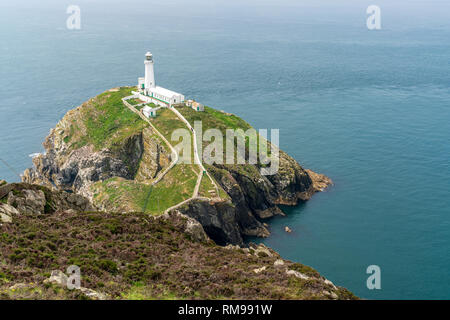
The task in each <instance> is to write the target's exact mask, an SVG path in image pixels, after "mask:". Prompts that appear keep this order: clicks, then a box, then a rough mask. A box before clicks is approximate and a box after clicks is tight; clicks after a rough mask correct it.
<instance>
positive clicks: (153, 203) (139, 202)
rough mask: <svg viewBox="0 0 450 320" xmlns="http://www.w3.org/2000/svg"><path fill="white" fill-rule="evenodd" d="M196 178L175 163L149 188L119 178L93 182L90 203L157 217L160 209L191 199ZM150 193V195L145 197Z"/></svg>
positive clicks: (189, 168) (181, 165)
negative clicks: (142, 212) (144, 211)
mask: <svg viewBox="0 0 450 320" xmlns="http://www.w3.org/2000/svg"><path fill="white" fill-rule="evenodd" d="M196 181H197V176H196V175H195V173H194V172H193V171H192V170H191V166H190V165H185V164H177V165H175V166H174V167H173V168H172V169H171V170H170V171H169V172H168V173H167V174H166V175H165V176H164V178H163V179H162V180H161V181H160V182H158V183H157V184H156V185H154V186H153V187H152V186H151V185H150V184H144V183H139V182H136V181H132V180H125V179H122V178H111V179H108V180H105V181H102V182H97V183H95V184H94V185H93V186H92V187H91V190H93V192H94V203H97V204H99V203H102V202H104V201H107V202H108V207H111V208H119V209H120V208H123V209H125V208H127V211H136V212H141V211H142V210H143V208H144V206H145V205H146V212H147V213H150V214H154V215H158V214H161V213H163V212H164V210H166V209H168V208H170V207H172V206H174V205H176V204H178V203H180V202H182V201H184V200H186V199H189V198H190V197H192V194H193V192H194V188H195V183H196ZM149 194H150V196H148V195H149Z"/></svg>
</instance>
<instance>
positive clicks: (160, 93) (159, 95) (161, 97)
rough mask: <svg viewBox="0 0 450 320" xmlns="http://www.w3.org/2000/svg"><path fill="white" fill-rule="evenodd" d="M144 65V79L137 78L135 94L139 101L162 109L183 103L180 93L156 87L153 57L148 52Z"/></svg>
mask: <svg viewBox="0 0 450 320" xmlns="http://www.w3.org/2000/svg"><path fill="white" fill-rule="evenodd" d="M144 65H145V77H139V78H138V86H137V87H138V92H136V95H138V97H139V99H140V100H142V101H144V102H151V103H154V104H156V105H159V106H162V107H171V106H172V105H174V104H178V103H181V102H182V101H184V95H182V94H181V93H177V92H175V91H172V90H169V89H165V88H162V87H158V86H156V83H155V71H154V69H153V55H152V54H151V53H150V52H147V53H146V54H145V61H144Z"/></svg>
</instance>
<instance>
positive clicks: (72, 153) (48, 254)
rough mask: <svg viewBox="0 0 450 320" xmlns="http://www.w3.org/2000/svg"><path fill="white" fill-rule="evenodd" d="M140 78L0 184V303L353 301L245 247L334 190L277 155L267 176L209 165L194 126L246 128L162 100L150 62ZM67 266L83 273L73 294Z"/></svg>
mask: <svg viewBox="0 0 450 320" xmlns="http://www.w3.org/2000/svg"><path fill="white" fill-rule="evenodd" d="M145 67H146V72H145V74H146V77H145V78H139V80H138V85H137V86H131V87H118V88H113V89H110V90H108V91H106V92H104V93H101V94H99V95H98V96H96V97H94V98H91V99H89V100H88V101H86V102H84V103H83V104H82V105H81V106H79V107H77V108H75V109H73V110H70V111H69V112H67V114H66V115H65V116H64V117H63V119H62V120H61V121H60V122H59V123H58V124H57V125H56V127H55V128H53V129H52V130H51V132H50V134H49V135H48V137H47V138H46V139H45V142H44V143H43V145H44V148H45V153H42V154H40V155H38V156H36V157H34V158H33V164H34V167H33V168H30V169H27V170H26V171H25V172H24V174H23V177H22V180H23V181H22V183H9V184H8V183H6V182H2V183H1V185H0V215H1V225H0V232H1V237H0V242H1V246H0V254H1V256H2V257H3V261H2V265H1V266H0V267H1V269H0V298H5V299H23V298H35V299H67V298H69V299H74V298H75V299H77V298H91V299H118V298H119V299H170V298H176V299H356V297H355V296H354V295H353V294H352V293H351V292H349V291H348V290H347V289H345V288H342V287H339V286H336V285H334V284H333V283H332V282H331V281H329V280H327V279H325V278H324V277H322V276H321V275H320V274H319V273H318V272H317V271H316V270H314V269H312V268H311V267H308V266H305V265H303V264H301V263H297V262H291V261H288V260H285V259H283V258H282V257H280V255H279V254H278V253H276V252H275V251H274V250H272V249H270V248H267V247H266V246H264V245H263V244H259V245H256V244H253V243H247V242H246V241H245V239H246V237H248V236H257V237H267V236H269V235H270V230H269V227H268V225H267V224H266V223H265V222H264V220H265V219H267V218H270V217H273V216H275V215H280V216H282V215H284V213H283V212H282V210H281V209H280V207H279V206H280V205H292V206H294V205H297V204H298V203H299V202H303V201H307V200H308V199H310V198H311V197H312V196H313V194H314V193H316V192H319V191H323V190H324V189H325V188H326V187H327V186H328V185H330V184H331V183H332V182H331V180H330V179H329V178H328V177H326V176H324V175H322V174H318V173H315V172H313V171H311V170H308V169H304V168H303V167H302V166H300V164H298V162H297V161H296V160H295V159H293V158H292V157H290V156H289V155H288V154H286V153H285V152H283V151H282V150H277V155H278V158H277V159H278V160H277V171H276V172H274V173H273V174H270V175H267V174H263V173H262V172H263V169H264V168H265V167H266V166H267V163H263V162H261V161H259V159H258V160H257V161H256V162H254V163H244V164H241V163H240V164H237V163H233V164H230V163H211V164H207V163H205V162H204V161H203V160H202V153H201V152H200V150H203V149H207V148H208V145H209V144H208V141H206V140H205V139H202V137H198V131H197V130H195V128H194V127H195V123H201V125H202V129H203V130H205V131H206V130H208V129H215V130H218V131H219V132H222V133H223V135H224V136H226V131H227V130H229V129H232V130H242V131H245V132H247V131H248V130H249V129H252V127H251V126H250V124H248V123H247V122H245V121H244V120H242V119H241V118H239V117H238V116H236V115H233V114H230V113H227V112H225V111H221V110H216V109H214V108H211V107H208V106H204V105H203V104H201V103H199V102H196V101H195V100H193V99H191V100H186V99H185V97H184V95H181V94H178V93H176V92H173V91H171V90H167V89H164V88H161V87H157V86H156V85H155V80H154V74H153V57H152V55H151V54H150V53H147V54H146V60H145ZM177 129H184V130H185V132H188V135H189V136H190V138H192V140H190V141H191V142H190V144H189V148H190V149H189V150H186V149H184V150H183V151H182V152H180V150H179V149H177V146H175V143H174V141H173V140H174V139H173V138H174V137H173V132H174V131H175V130H177ZM229 140H230V139H224V141H223V144H224V147H223V149H225V148H226V146H225V144H226V143H227V142H230V141H229ZM243 141H244V142H245V143H244V146H245V147H244V149H245V150H244V153H245V154H248V153H249V152H250V150H249V149H250V145H249V141H248V140H246V138H245V137H244V140H243ZM231 143H232V144H233V145H234V144H235V143H238V142H237V139H236V140H235V139H234V137H233V139H232V141H231ZM264 143H265V144H266V145H267V147H268V148H269V150H273V149H271V148H272V147H273V146H272V145H271V143H270V142H269V141H268V140H264ZM260 146H261V145H260ZM182 159H184V161H181V160H182ZM186 159H188V160H189V159H190V160H192V161H186ZM69 266H76V268H79V271H80V272H81V274H82V283H81V286H79V287H77V288H76V289H75V290H70V289H68V288H67V284H68V283H69V282H70V279H71V278H70V274H68V273H67V272H66V268H67V267H69Z"/></svg>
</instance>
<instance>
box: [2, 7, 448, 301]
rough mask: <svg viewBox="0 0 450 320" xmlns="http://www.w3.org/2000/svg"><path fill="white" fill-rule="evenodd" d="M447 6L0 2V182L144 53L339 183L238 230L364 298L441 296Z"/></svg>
mask: <svg viewBox="0 0 450 320" xmlns="http://www.w3.org/2000/svg"><path fill="white" fill-rule="evenodd" d="M73 5H75V6H76V7H75V9H74V7H73ZM371 5H376V6H377V7H378V8H379V16H376V17H375V16H373V14H372V11H370V10H369V13H368V12H367V9H368V7H369V6H371ZM78 12H79V15H77V14H78ZM378 17H379V18H380V20H379V21H380V29H369V28H368V25H367V20H368V19H369V20H370V19H372V18H374V19H375V18H378ZM78 18H79V20H77V19H78ZM449 18H450V2H449V1H447V0H440V1H439V0H420V1H419V0H417V1H414V0H410V1H406V0H398V1H387V0H370V1H366V0H348V1H343V0H342V1H340V0H339V1H336V0H333V1H331V0H323V1H320V2H319V1H315V0H305V1H293V0H292V1H291V0H289V1H288V0H279V1H274V0H273V1H268V0H260V1H251V0H243V1H237V0H227V1H224V0H217V1H216V0H214V1H207V0H196V1H182V0H168V1H153V0H147V1H144V0H142V1H140V0H131V1H118V0H76V1H75V0H70V1H66V0H42V1H1V2H0V39H1V46H0V178H1V179H6V180H7V181H10V182H12V181H19V180H20V177H19V175H20V174H21V173H22V172H23V170H24V169H26V168H28V167H30V166H32V162H31V161H32V157H33V156H34V155H35V154H36V153H40V152H43V151H44V149H43V146H42V142H43V141H44V138H45V137H46V136H47V135H48V133H49V130H50V128H52V127H54V126H55V124H56V123H57V122H58V121H59V120H60V119H61V118H62V117H63V116H64V114H65V113H66V112H67V111H68V110H70V109H72V108H74V107H76V106H78V105H80V104H81V103H82V102H84V101H86V100H87V99H89V98H91V97H93V96H95V95H97V94H99V93H101V92H103V91H105V90H106V89H109V88H112V87H117V86H124V85H135V84H137V78H138V77H141V76H143V75H144V64H143V62H144V54H145V52H147V51H151V52H152V53H153V55H154V58H155V75H156V82H157V84H158V85H161V86H163V87H167V88H170V89H172V90H175V91H178V92H182V93H183V94H185V95H186V96H187V97H189V98H195V99H196V100H197V101H199V102H201V103H203V104H205V105H208V106H211V107H214V108H217V109H221V110H225V111H227V112H231V113H234V114H236V115H238V116H240V117H242V118H244V119H245V120H246V121H248V122H249V123H251V124H252V125H253V126H254V127H255V128H259V129H280V147H281V148H282V149H283V150H285V151H286V152H288V153H289V154H290V155H291V156H292V157H294V158H295V159H296V160H297V161H298V162H299V163H300V164H301V165H302V166H304V167H305V168H310V169H312V170H314V171H316V172H319V173H323V174H326V175H327V176H329V177H330V178H331V179H332V180H333V182H334V185H333V186H332V187H330V188H328V189H327V190H326V191H325V192H322V193H318V194H316V195H315V196H314V197H313V198H312V199H311V200H310V201H308V202H306V203H303V204H301V205H299V206H296V207H283V210H284V211H285V213H286V214H287V215H286V217H275V218H272V219H270V220H269V221H268V223H269V225H270V230H271V236H270V237H268V238H266V239H255V238H252V239H247V241H252V242H262V243H264V244H265V245H267V246H269V247H271V248H273V249H275V250H276V251H278V252H279V253H280V254H281V255H282V256H283V257H284V258H286V259H289V260H292V261H296V262H301V263H303V264H306V265H309V266H312V267H314V268H315V269H317V270H318V271H319V272H320V273H321V274H322V275H324V276H325V277H326V278H328V279H330V280H331V281H333V282H334V283H335V284H336V285H340V286H343V287H346V288H348V289H349V290H351V291H352V292H354V293H355V294H356V295H358V296H359V297H362V298H365V299H449V298H450V165H449V163H450V161H449V159H450V144H449V140H450V139H449V138H450V90H449V89H450V63H449V60H450V19H449ZM377 21H378V20H377ZM77 22H79V27H80V28H79V29H78V28H77ZM285 226H288V227H289V228H290V229H292V233H286V232H285V231H284V228H285ZM370 266H378V267H379V270H380V272H379V273H377V276H379V278H377V279H379V280H380V282H379V284H380V285H379V286H377V287H376V288H373V286H370V285H369V286H368V285H367V282H368V278H369V277H370V276H371V275H372V274H371V273H367V270H368V268H369V270H370ZM371 279H373V278H371ZM369 280H370V279H369ZM369 282H371V281H369ZM371 283H372V282H371Z"/></svg>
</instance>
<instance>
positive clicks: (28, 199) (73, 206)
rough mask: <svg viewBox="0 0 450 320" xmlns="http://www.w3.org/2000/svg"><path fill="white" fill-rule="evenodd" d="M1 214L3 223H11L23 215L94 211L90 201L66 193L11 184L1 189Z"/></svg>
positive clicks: (33, 186)
mask: <svg viewBox="0 0 450 320" xmlns="http://www.w3.org/2000/svg"><path fill="white" fill-rule="evenodd" d="M0 201H1V202H0V213H1V216H2V222H11V221H12V220H13V219H14V216H16V215H21V214H31V215H41V214H49V213H54V212H63V211H67V210H74V211H77V212H86V211H92V210H95V209H96V208H95V207H94V206H92V204H91V203H90V202H89V200H88V199H86V198H85V197H83V196H81V195H77V194H74V193H68V192H64V191H52V190H50V189H48V188H46V187H43V186H37V185H31V184H27V183H11V184H7V185H3V186H1V187H0Z"/></svg>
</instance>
